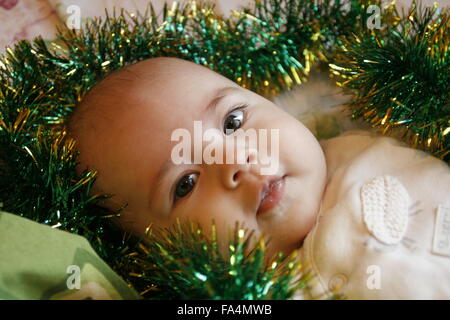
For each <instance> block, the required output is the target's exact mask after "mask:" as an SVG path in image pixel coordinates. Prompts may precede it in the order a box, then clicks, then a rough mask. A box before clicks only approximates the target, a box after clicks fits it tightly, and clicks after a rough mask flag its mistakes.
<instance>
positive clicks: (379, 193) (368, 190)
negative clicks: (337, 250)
mask: <svg viewBox="0 0 450 320" xmlns="http://www.w3.org/2000/svg"><path fill="white" fill-rule="evenodd" d="M361 198H362V207H363V214H364V223H365V224H366V227H367V229H368V230H369V232H370V233H371V234H372V235H373V236H374V237H375V238H376V239H377V240H379V241H381V242H382V243H384V244H388V245H392V244H397V243H399V242H400V241H401V240H402V238H403V236H404V235H405V232H406V227H407V225H408V207H409V203H410V197H409V194H408V192H407V191H406V189H405V187H404V186H403V185H402V183H401V182H400V181H399V180H398V179H396V178H394V177H392V176H387V175H386V176H379V177H376V178H374V179H373V180H371V181H370V182H368V183H366V184H364V185H363V186H362V188H361Z"/></svg>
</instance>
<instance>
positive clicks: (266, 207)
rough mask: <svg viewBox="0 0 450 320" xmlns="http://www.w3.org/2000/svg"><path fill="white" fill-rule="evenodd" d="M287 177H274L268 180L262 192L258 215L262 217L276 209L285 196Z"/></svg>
mask: <svg viewBox="0 0 450 320" xmlns="http://www.w3.org/2000/svg"><path fill="white" fill-rule="evenodd" d="M285 177H286V176H282V177H279V176H278V177H276V176H273V177H271V178H269V179H267V180H266V182H265V183H264V185H263V187H262V190H261V192H260V199H261V200H260V203H259V207H258V210H257V212H256V214H257V215H258V216H261V215H262V214H263V213H265V212H268V211H270V210H271V209H272V208H274V207H276V206H277V205H278V203H279V202H280V201H281V199H282V198H283V195H284V185H285Z"/></svg>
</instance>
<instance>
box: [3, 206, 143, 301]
mask: <svg viewBox="0 0 450 320" xmlns="http://www.w3.org/2000/svg"><path fill="white" fill-rule="evenodd" d="M0 299H139V295H138V294H137V293H136V292H135V291H134V290H133V289H132V288H130V287H129V286H128V285H127V284H126V283H125V281H124V280H123V279H122V278H120V277H119V276H118V275H117V274H116V273H115V272H114V271H113V270H112V269H111V268H110V267H109V266H108V265H107V264H106V263H105V262H104V261H103V260H102V259H101V258H100V257H99V256H98V255H97V254H96V253H95V252H94V250H93V249H92V247H91V246H90V244H89V243H88V241H87V240H86V239H85V238H83V237H80V236H77V235H74V234H71V233H69V232H65V231H61V230H57V229H53V228H51V227H50V226H46V225H42V224H39V223H36V222H34V221H31V220H28V219H25V218H22V217H19V216H16V215H13V214H10V213H6V212H3V211H0Z"/></svg>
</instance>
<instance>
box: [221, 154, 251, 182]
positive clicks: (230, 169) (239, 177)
mask: <svg viewBox="0 0 450 320" xmlns="http://www.w3.org/2000/svg"><path fill="white" fill-rule="evenodd" d="M244 159H245V161H244V162H243V163H242V162H241V161H237V160H236V159H235V163H231V164H224V165H223V171H222V180H223V183H224V185H225V187H226V188H228V189H234V188H237V187H238V186H239V185H240V184H241V183H242V182H243V181H244V180H245V179H246V176H248V175H251V172H250V171H252V170H251V165H254V164H256V161H257V152H256V150H249V151H248V153H247V154H246V157H245V158H244Z"/></svg>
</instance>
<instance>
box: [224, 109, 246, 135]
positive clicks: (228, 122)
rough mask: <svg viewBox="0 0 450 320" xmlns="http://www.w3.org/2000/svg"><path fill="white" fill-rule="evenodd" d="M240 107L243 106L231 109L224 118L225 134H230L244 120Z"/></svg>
mask: <svg viewBox="0 0 450 320" xmlns="http://www.w3.org/2000/svg"><path fill="white" fill-rule="evenodd" d="M242 109H243V108H242V107H241V108H239V109H235V110H233V111H231V112H230V113H229V114H228V115H227V117H226V118H225V121H224V124H223V132H224V133H225V134H226V135H229V134H232V133H233V132H235V131H236V130H237V129H239V128H240V127H241V126H242V123H243V122H244V111H243V110H242Z"/></svg>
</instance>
